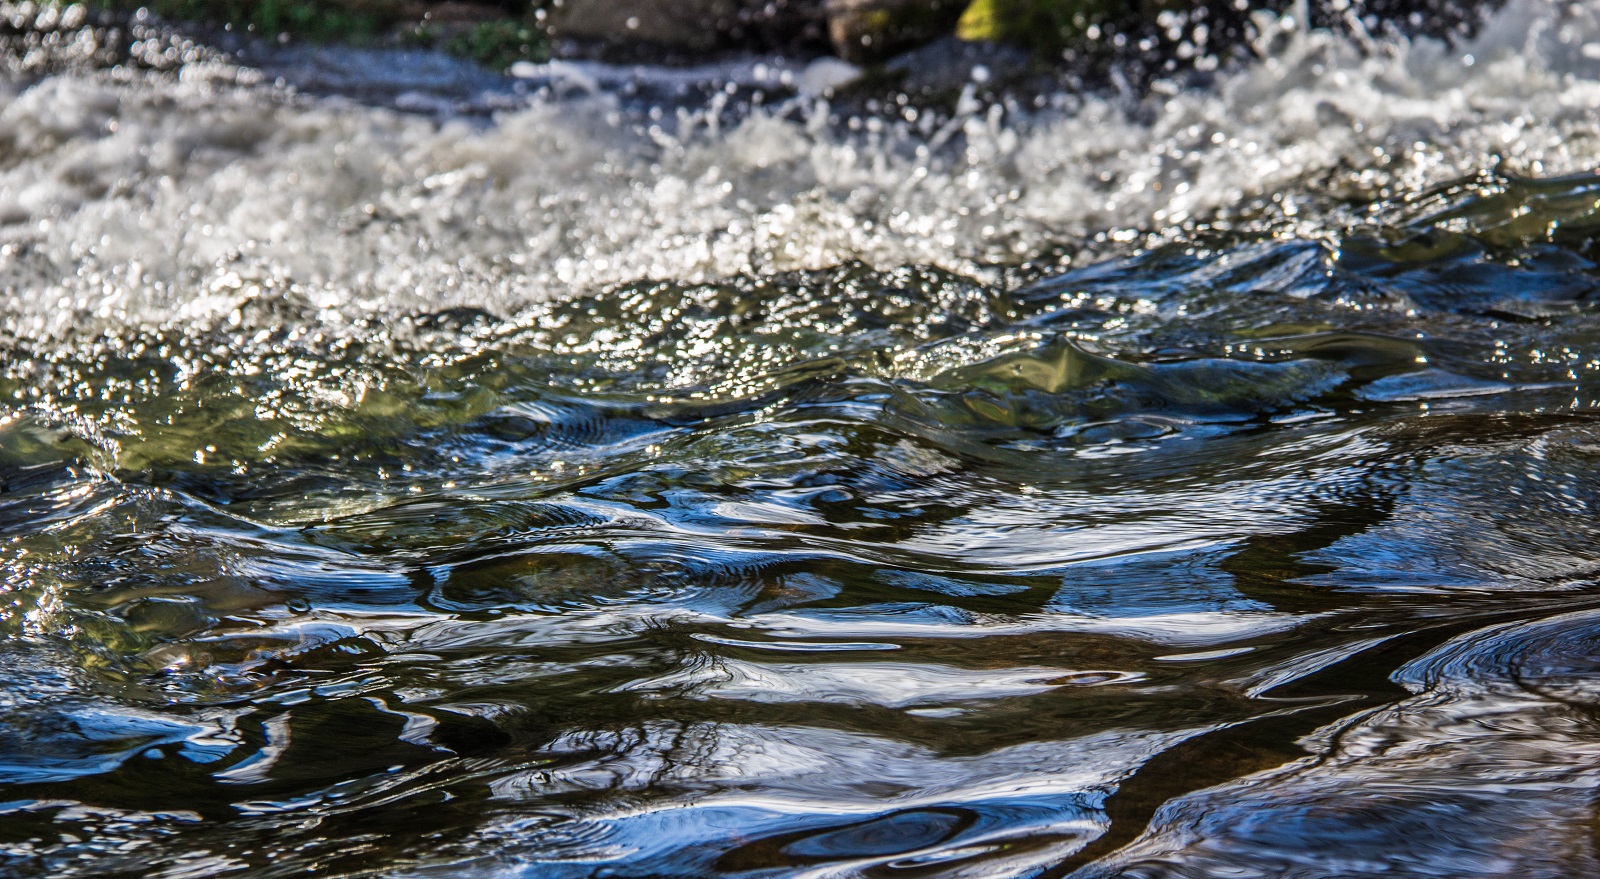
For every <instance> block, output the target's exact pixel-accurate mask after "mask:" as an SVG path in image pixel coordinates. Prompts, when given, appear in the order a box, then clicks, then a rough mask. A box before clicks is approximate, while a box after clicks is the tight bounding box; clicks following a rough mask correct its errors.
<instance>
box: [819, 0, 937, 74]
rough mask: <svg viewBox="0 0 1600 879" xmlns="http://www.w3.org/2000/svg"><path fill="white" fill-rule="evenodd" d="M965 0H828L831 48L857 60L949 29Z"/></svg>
mask: <svg viewBox="0 0 1600 879" xmlns="http://www.w3.org/2000/svg"><path fill="white" fill-rule="evenodd" d="M966 6H967V3H966V0H827V13H828V36H829V38H830V39H831V40H832V42H833V50H834V52H835V53H836V54H837V55H838V56H839V57H841V58H843V59H845V60H846V61H851V62H854V63H857V64H862V63H869V62H873V61H879V60H882V59H884V58H887V57H889V56H891V55H893V54H895V53H896V52H901V51H904V50H906V49H909V48H911V47H913V46H918V45H921V44H923V43H927V42H929V41H930V40H933V39H936V38H938V37H941V36H944V35H946V34H949V33H951V32H952V31H953V30H954V29H955V26H956V21H957V20H959V19H960V18H961V13H962V12H963V11H964V10H965V9H966Z"/></svg>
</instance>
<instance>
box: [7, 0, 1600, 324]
mask: <svg viewBox="0 0 1600 879" xmlns="http://www.w3.org/2000/svg"><path fill="white" fill-rule="evenodd" d="M1284 42H1285V43H1287V45H1286V46H1285V47H1281V48H1279V49H1278V50H1276V52H1275V54H1272V55H1271V56H1269V57H1267V58H1266V59H1265V60H1262V61H1260V62H1258V63H1255V64H1252V65H1249V66H1246V67H1244V68H1242V69H1239V70H1236V71H1233V72H1226V73H1223V74H1221V75H1220V76H1219V77H1218V79H1217V81H1216V83H1215V84H1214V85H1213V86H1212V87H1209V88H1207V89H1203V90H1188V91H1177V90H1175V89H1166V90H1165V91H1163V90H1162V89H1160V88H1158V89H1157V92H1156V93H1155V94H1153V95H1152V96H1151V97H1150V98H1149V99H1148V100H1146V101H1144V102H1143V103H1142V104H1141V105H1139V106H1137V107H1129V106H1127V105H1126V104H1125V103H1122V102H1119V101H1118V100H1116V99H1113V98H1109V97H1107V98H1101V97H1080V96H1073V95H1059V96H1056V100H1055V101H1054V104H1055V106H1054V107H1053V108H1052V109H1047V110H1035V109H1029V110H1026V111H1024V110H1022V109H1019V108H1017V107H1015V106H1002V105H993V106H985V105H982V104H981V103H980V102H978V101H976V100H973V99H971V96H970V94H969V95H967V96H966V97H965V98H964V99H963V101H962V106H961V108H960V113H959V114H958V115H957V116H956V117H955V118H954V119H953V120H951V121H948V122H943V121H940V122H932V121H930V120H931V119H932V117H931V116H930V115H926V114H924V115H921V116H918V117H916V118H914V119H913V118H909V117H910V116H911V115H912V114H910V113H907V114H905V117H902V118H892V119H886V118H865V119H858V120H838V119H835V120H832V121H830V120H829V118H828V116H829V109H828V106H827V105H826V104H825V103H821V102H816V101H811V102H809V103H806V104H805V105H804V107H803V108H802V107H797V106H788V107H785V108H772V109H757V110H755V111H753V112H751V113H748V114H746V115H744V116H743V117H742V121H738V122H737V123H729V122H727V121H726V120H727V119H728V118H733V117H731V116H730V115H729V114H727V113H724V112H722V111H723V110H724V109H725V107H723V106H722V105H721V104H719V102H720V101H722V100H723V99H722V98H716V99H714V100H713V102H712V103H713V106H711V107H709V108H707V109H705V110H702V111H697V112H688V111H669V112H668V114H667V117H666V118H661V119H658V120H654V121H649V120H646V121H645V122H644V123H642V124H641V123H640V120H641V119H643V118H644V117H643V116H641V115H638V114H636V113H634V112H633V111H631V110H629V109H627V108H626V107H625V106H624V104H623V102H622V98H620V97H619V96H618V94H617V93H616V92H615V91H611V90H607V89H606V88H605V87H604V85H603V83H602V84H601V86H599V87H597V88H593V89H580V90H578V93H577V94H574V92H573V91H572V90H565V91H563V92H562V93H561V95H560V96H559V97H553V98H547V99H534V100H532V101H530V102H528V103H527V104H526V105H525V106H523V107H522V108H521V109H516V110H511V111H505V112H502V113H500V114H499V115H498V116H496V117H495V118H494V120H493V122H492V123H491V124H482V123H481V122H474V121H473V120H471V119H465V118H454V119H452V118H443V119H441V118H438V117H435V116H420V115H407V114H405V113H400V112H396V111H394V110H392V109H385V108H375V107H370V106H364V105H361V104H359V103H356V102H353V101H351V100H348V99H344V98H339V97H322V98H306V97H299V98H293V99H285V98H284V97H283V96H282V93H281V92H280V91H275V90H273V89H272V88H271V87H270V86H268V85H254V84H251V83H250V81H249V80H250V79H251V77H250V76H249V75H248V74H249V71H245V72H244V75H240V74H239V72H238V71H232V72H229V71H228V70H225V69H224V68H223V67H222V66H219V65H217V64H215V63H213V62H208V65H207V66H205V67H204V68H197V69H194V70H190V69H187V68H186V69H185V70H184V71H182V72H180V73H179V74H177V75H163V76H133V75H129V74H125V73H100V74H85V73H72V74H62V75H59V76H54V77H51V78H47V79H45V80H43V81H40V82H37V83H35V84H32V85H27V86H23V85H21V84H18V83H9V84H6V83H0V316H3V319H4V322H5V323H4V328H5V329H4V331H5V332H8V333H10V334H14V335H18V336H22V337H25V338H26V337H39V336H47V335H54V334H59V333H62V332H65V331H67V330H69V329H71V328H79V329H81V328H84V327H91V328H92V327H94V326H96V325H101V324H106V325H113V326H116V325H124V324H130V323H131V324H150V323H160V322H163V321H169V320H174V319H180V318H182V319H194V318H196V317H202V316H206V315H226V314H228V312H230V311H231V310H232V309H233V308H234V307H235V305H236V304H237V302H238V301H239V300H240V299H241V298H242V297H246V296H250V295H257V294H259V293H261V292H262V291H267V292H268V293H271V292H273V291H278V292H285V291H292V292H294V293H295V294H296V295H299V296H302V297H304V298H305V300H306V301H307V302H308V303H309V311H308V312H307V313H310V314H313V315H315V316H316V317H315V319H316V320H318V321H324V322H335V323H336V322H338V321H340V320H346V319H349V318H351V317H354V316H358V315H361V314H369V313H375V314H378V315H384V314H390V313H393V312H395V311H407V310H413V309H430V310H431V309H436V308H445V307H453V306H473V307H479V308H485V309H488V310H490V311H493V312H496V313H499V314H508V313H513V312H515V311H517V310H518V309H519V308H521V307H523V306H524V305H526V304H528V303H532V302H536V301H539V300H543V299H547V298H549V297H560V296H570V295H574V294H582V293H588V292H595V291H598V290H600V289H603V288H605V287H608V286H610V285H614V284H617V283H620V282H625V281H628V280H632V279H637V278H641V277H660V278H673V279H680V280H697V279H707V278H715V277H719V276H726V275H731V274H737V273H744V272H771V271H779V270H787V269H796V268H814V267H822V266H827V265H832V264H837V263H839V262H842V261H846V260H864V261H867V262H869V263H872V264H877V265H881V266H894V265H905V264H912V263H923V264H935V265H939V266H943V267H946V268H949V269H952V270H955V271H958V272H964V273H968V274H973V275H977V276H980V277H983V276H985V271H986V269H985V267H986V266H989V265H992V264H996V263H1006V262H1010V261H1014V260H1016V259H1018V258H1019V257H1022V256H1027V255H1032V254H1037V253H1039V252H1042V251H1046V250H1048V249H1049V248H1051V247H1052V246H1055V245H1058V244H1060V243H1062V242H1071V241H1073V240H1074V239H1077V238H1080V237H1081V236H1083V235H1086V234H1090V233H1093V232H1095V231H1097V230H1103V229H1159V228H1163V227H1167V226H1171V225H1173V224H1178V223H1182V222H1184V221H1186V220H1190V219H1194V218H1205V217H1209V216H1212V215H1215V214H1216V213H1217V212H1219V211H1227V210H1229V209H1231V208H1234V207H1236V206H1238V205H1240V204H1241V203H1245V202H1249V201H1251V200H1252V199H1260V198H1263V197H1271V196H1281V200H1282V201H1283V202H1284V203H1286V204H1288V205H1289V207H1287V208H1285V209H1284V210H1285V211H1286V212H1287V213H1290V214H1293V213H1294V212H1295V211H1296V210H1300V209H1301V208H1299V207H1297V206H1296V201H1297V199H1301V198H1303V197H1304V196H1306V195H1307V194H1308V193H1313V192H1315V191H1318V190H1320V189H1324V188H1326V187H1328V186H1329V185H1330V184H1328V182H1327V181H1328V179H1329V178H1330V175H1331V176H1332V178H1333V179H1334V180H1335V181H1336V184H1334V185H1336V186H1338V187H1342V188H1344V189H1349V188H1352V187H1353V188H1356V189H1362V190H1367V191H1377V190H1379V189H1382V188H1385V187H1388V188H1390V189H1397V190H1400V191H1411V190H1416V189H1418V188H1421V187H1424V186H1427V185H1431V184H1434V183H1437V182H1440V181H1443V180H1447V179H1451V178H1454V177H1457V176H1459V175H1463V174H1467V173H1472V172H1475V171H1477V170H1480V169H1483V168H1486V167H1491V166H1493V165H1495V163H1497V162H1499V161H1501V160H1503V161H1504V162H1505V167H1507V168H1509V169H1511V170H1515V171H1521V172H1525V173H1529V174H1555V173H1566V172H1574V171H1578V170H1584V169H1588V168H1590V167H1592V166H1593V165H1594V164H1595V159H1596V156H1597V155H1600V140H1597V139H1600V127H1597V126H1596V124H1595V123H1596V119H1597V110H1600V60H1596V58H1595V57H1594V56H1595V55H1597V54H1600V53H1597V52H1595V51H1593V50H1592V49H1591V48H1589V47H1590V46H1592V45H1594V44H1596V43H1597V42H1600V9H1596V8H1595V7H1593V6H1588V5H1584V4H1573V5H1571V6H1567V5H1565V4H1551V3H1548V2H1542V0H1513V2H1511V3H1510V4H1509V5H1508V6H1506V7H1505V8H1504V9H1503V10H1502V11H1501V12H1500V13H1499V14H1497V15H1496V16H1495V17H1494V19H1493V20H1492V21H1490V22H1489V23H1488V25H1487V26H1486V27H1485V28H1484V29H1483V31H1482V33H1481V34H1480V36H1478V37H1477V38H1476V39H1474V40H1472V41H1470V42H1467V43H1465V44H1462V45H1459V46H1455V47H1447V46H1445V45H1444V44H1442V43H1440V42H1437V41H1434V40H1429V39H1419V40H1416V41H1412V42H1407V41H1398V40H1393V41H1388V42H1384V43H1382V44H1381V45H1375V46H1369V47H1368V49H1367V50H1363V47H1362V45H1361V44H1362V40H1357V39H1352V38H1347V37H1339V36H1334V35H1332V34H1327V33H1313V34H1310V35H1304V36H1298V37H1295V38H1293V39H1287V38H1286V39H1285V40H1284ZM774 69H776V68H774ZM633 75H634V76H637V75H639V74H637V73H635V74H633ZM589 78H590V79H591V80H594V81H595V82H602V79H603V78H600V77H597V75H595V74H593V72H592V71H591V72H590V74H589ZM241 82H242V84H241ZM797 100H802V101H803V100H805V99H797ZM640 112H641V113H642V111H640Z"/></svg>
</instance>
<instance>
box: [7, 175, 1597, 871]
mask: <svg viewBox="0 0 1600 879" xmlns="http://www.w3.org/2000/svg"><path fill="white" fill-rule="evenodd" d="M1597 205H1600V178H1596V177H1593V176H1581V177H1567V178H1559V179H1540V180H1534V179H1516V178H1512V177H1509V176H1495V175H1487V174H1486V175H1483V176H1479V177H1474V178H1470V179H1466V180H1461V181H1458V182H1456V183H1454V184H1451V185H1448V186H1445V187H1443V188H1440V189H1436V190H1432V191H1428V192H1423V193H1416V194H1413V195H1409V196H1406V197H1403V198H1396V199H1393V200H1389V201H1379V202H1376V203H1371V204H1368V203H1366V202H1360V203H1355V204H1351V205H1348V206H1346V207H1343V208H1337V209H1330V212H1329V216H1330V217H1332V218H1333V219H1329V220H1327V221H1325V222H1324V224H1323V229H1322V233H1321V234H1319V235H1307V234H1305V233H1304V228H1303V226H1299V225H1295V224H1293V223H1291V222H1289V221H1287V220H1285V221H1283V222H1280V223H1262V224H1259V225H1257V226H1255V227H1252V228H1253V229H1254V231H1248V232H1246V231H1238V230H1237V229H1236V230H1234V231H1228V230H1226V229H1222V228H1216V229H1208V228H1206V227H1191V228H1189V229H1188V230H1187V231H1184V232H1181V233H1174V234H1172V235H1169V236H1167V237H1166V238H1165V239H1163V240H1157V239H1149V240H1144V239H1139V240H1136V241H1133V242H1129V243H1124V244H1120V245H1118V244H1114V243H1110V242H1106V243H1103V244H1101V245H1097V247H1098V248H1099V249H1098V250H1096V251H1094V252H1090V251H1082V252H1080V253H1078V254H1077V255H1076V258H1075V259H1074V260H1073V261H1072V262H1071V263H1070V266H1068V267H1066V268H1056V269H1051V268H1048V267H1043V266H1044V263H1036V264H1035V266H1034V268H1031V269H1017V270H1014V271H1011V272H1010V273H1009V274H1008V275H1006V276H1005V277H1006V278H1007V280H1005V281H1004V282H1003V283H988V282H979V281H976V280H972V279H969V278H964V277H961V276H958V275H956V274H952V273H949V272H945V271H941V270H937V269H931V268H915V267H912V268H904V269H899V270H873V269H869V268H867V267H865V266H863V265H844V266H842V267H838V268H834V269H827V270H820V271H812V272H798V273H792V274H748V275H744V276H741V277H735V278H733V279H731V280H728V281H726V282H719V283H710V284H684V283H672V282H659V283H658V282H641V283H636V284H632V285H624V286H622V287H620V288H616V289H613V290H609V291H607V292H603V293H598V294H595V295H590V296H582V297H578V298H575V299H572V300H570V301H565V302H560V303H556V304H550V305H546V306H538V307H534V308H532V309H530V310H526V311H521V312H519V313H517V314H514V315H509V316H507V315H493V314H489V313H487V312H477V311H473V310H470V309H459V310H454V311H447V312H442V313H423V312H416V313H410V314H404V315H398V316H392V317H391V318H389V319H385V320H373V321H371V322H370V323H368V324H366V325H359V326H355V327H353V328H352V327H346V328H345V331H343V332H340V333H338V334H331V333H329V334H324V333H322V332H320V331H319V330H317V329H316V328H317V326H318V324H317V321H316V320H315V313H316V306H315V305H313V304H312V303H310V302H308V301H305V300H304V299H303V298H302V297H298V296H297V295H295V294H293V293H292V292H291V293H272V292H271V291H268V292H267V293H264V294H262V295H259V296H256V297H255V298H253V299H249V300H247V301H245V302H244V303H243V304H242V305H241V306H240V309H241V310H240V311H239V312H235V313H234V314H232V315H231V316H230V315H224V316H222V317H219V318H217V319H215V320H214V321H213V322H212V323H211V324H207V323H205V322H194V321H185V320H181V319H180V320H175V321H174V322H172V323H170V324H166V325H164V326H163V325H134V326H128V327H123V328H116V329H110V330H106V331H103V332H99V331H95V332H85V333H81V334H79V335H78V336H76V337H72V338H69V339H67V340H66V341H60V340H55V341H48V342H46V341H39V342H30V341H29V340H28V339H26V338H13V339H11V340H10V341H9V342H8V343H7V345H6V350H5V358H4V372H3V378H0V400H4V401H6V402H5V403H4V405H3V406H0V411H3V412H4V413H5V415H4V421H3V422H0V424H3V426H0V537H3V543H0V547H3V548H0V558H3V567H0V573H3V577H4V579H3V586H0V593H3V594H0V598H3V599H4V606H3V611H0V632H3V634H4V640H3V643H0V654H3V663H4V665H3V667H4V669H5V670H6V675H5V681H4V684H3V686H0V704H3V705H4V709H5V710H4V711H3V712H0V755H3V757H0V872H4V873H5V874H7V875H16V876H46V875H48V876H122V875H127V876H135V875H141V876H170V877H176V876H203V875H221V874H226V873H229V872H230V871H238V872H239V873H240V874H241V875H245V874H247V875H251V876H263V877H266V876H301V875H307V874H308V873H315V874H321V875H359V876H365V875H395V876H419V877H421V876H428V877H435V876H439V877H442V876H452V877H453V876H476V875H496V876H498V875H517V876H530V877H532V876H538V877H569V876H570V877H577V876H614V877H645V876H741V877H758V876H761V877H765V876H796V877H800V876H803V877H844V876H869V877H892V876H905V877H935V876H937V877H998V876H1040V877H1055V876H1067V875H1075V876H1084V877H1089V876H1094V877H1101V876H1125V877H1135V876H1137V877H1156V876H1222V875H1227V876H1295V877H1313V876H1328V877H1334V876H1356V875H1384V876H1468V875H1474V876H1476V875H1493V876H1502V875H1503V876H1519V877H1530V876H1586V875H1595V874H1596V873H1597V872H1600V855H1597V852H1596V839H1595V834H1596V826H1597V825H1596V820H1597V819H1596V812H1595V808H1596V803H1595V790H1596V785H1597V783H1600V776H1597V772H1600V770H1597V769H1596V767H1597V766H1600V759H1597V758H1600V724H1597V722H1596V717H1597V709H1600V685H1597V681H1600V592H1597V589H1596V584H1597V582H1600V541H1597V537H1600V520H1597V519H1596V513H1597V505H1600V475H1597V468H1596V464H1597V463H1600V417H1597V414H1596V412H1597V409H1596V406H1597V405H1600V404H1597V399H1600V318H1597V316H1596V312H1595V309H1594V303H1595V301H1596V298H1597V295H1600V283H1597V280H1596V278H1597V275H1596V265H1595V260H1596V259H1597V258H1600V249H1597V247H1600V245H1597V244H1596V242H1595V237H1594V236H1595V235H1596V233H1597V232H1600V208H1597ZM1340 217H1342V218H1343V219H1338V218H1340ZM241 326H243V327H251V328H260V329H250V330H249V331H241V330H240V329H238V327H241Z"/></svg>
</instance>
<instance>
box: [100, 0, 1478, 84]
mask: <svg viewBox="0 0 1600 879" xmlns="http://www.w3.org/2000/svg"><path fill="white" fill-rule="evenodd" d="M1496 2H1498V0H1316V2H1312V3H1310V4H1309V7H1308V8H1309V10H1310V17H1311V19H1312V24H1313V25H1315V26H1321V27H1328V26H1331V27H1342V26H1351V25H1355V26H1365V27H1369V28H1374V29H1375V28H1377V27H1380V26H1383V25H1384V24H1385V23H1393V22H1398V23H1400V24H1401V25H1404V24H1406V23H1408V22H1409V23H1410V24H1411V25H1412V29H1413V30H1415V29H1425V30H1430V31H1434V32H1447V31H1452V30H1459V29H1462V28H1470V26H1471V24H1472V22H1473V21H1474V20H1475V19H1476V17H1477V15H1478V14H1479V13H1480V12H1481V10H1482V8H1483V7H1485V6H1488V5H1491V4H1493V3H1496ZM93 5H95V6H97V7H98V8H99V9H101V10H102V11H104V12H108V13H112V14H122V15H127V14H132V13H133V12H134V11H135V10H136V9H139V8H144V9H147V10H148V11H149V12H151V13H154V14H155V15H157V16H159V17H161V18H162V19H165V20H168V21H185V22H197V23H204V24H210V25H215V26H221V27H226V28H228V29H230V30H239V31H244V32H248V33H253V34H257V35H260V36H264V37H268V38H280V37H283V38H290V39H303V40H309V41H315V42H342V43H355V44H364V43H375V42H382V43H387V44H400V45H408V46H418V47H426V48H438V49H442V50H445V51H448V52H451V53H452V54H456V55H459V56H463V57H466V58H470V59H473V60H475V61H477V62H479V63H481V64H484V65H486V66H489V67H493V68H500V69H503V68H505V67H507V66H509V65H510V64H513V63H515V62H517V61H522V60H528V61H542V60H545V59H547V58H548V57H550V55H551V53H552V50H553V49H554V50H555V51H556V52H557V53H558V54H578V55H585V56H599V57H607V56H610V57H620V58H640V57H646V58H648V57H651V53H665V54H664V57H665V59H666V60H693V59H694V58H695V57H698V56H700V55H703V54H704V53H705V52H707V51H756V52H783V53H788V54H792V55H797V56H800V57H806V56H815V55H820V54H828V53H832V54H836V55H839V56H841V57H844V58H846V59H848V60H850V61H854V62H857V63H864V64H871V63H874V62H878V61H882V60H884V59H885V58H887V57H889V56H890V55H892V54H895V53H898V52H904V51H906V50H908V49H914V48H916V47H918V46H920V45H924V44H927V43H929V42H932V41H936V40H939V39H941V38H947V37H950V36H952V35H953V36H955V37H957V38H959V39H960V40H963V41H967V42H987V43H1002V44H1009V45H1012V46H1017V47H1020V48H1024V49H1027V50H1029V51H1030V52H1031V53H1032V54H1033V56H1034V57H1035V58H1036V59H1039V60H1043V61H1053V60H1059V59H1062V58H1068V59H1070V58H1072V57H1074V56H1077V57H1089V58H1094V57H1103V56H1108V55H1118V56H1127V55H1129V54H1130V53H1132V54H1139V53H1142V54H1143V55H1145V56H1150V55H1152V54H1154V55H1157V56H1159V57H1160V58H1161V59H1162V60H1163V62H1164V63H1165V64H1166V66H1167V67H1168V68H1169V69H1170V68H1171V67H1173V66H1174V64H1173V62H1176V63H1178V64H1190V65H1191V66H1200V67H1202V69H1203V68H1204V61H1205V59H1207V58H1212V59H1214V58H1215V57H1216V55H1217V54H1219V53H1220V52H1221V51H1223V50H1226V49H1227V47H1238V46H1240V45H1243V44H1244V43H1245V42H1246V41H1248V40H1249V39H1250V35H1251V33H1252V31H1251V28H1252V26H1253V24H1252V22H1253V18H1252V16H1254V15H1255V14H1256V13H1259V12H1261V11H1263V10H1267V11H1272V12H1283V11H1286V10H1291V9H1293V8H1294V6H1295V0H1187V2H1185V0H319V2H312V0H93ZM1196 61H1198V62H1199V63H1198V64H1196ZM1213 63H1214V61H1213Z"/></svg>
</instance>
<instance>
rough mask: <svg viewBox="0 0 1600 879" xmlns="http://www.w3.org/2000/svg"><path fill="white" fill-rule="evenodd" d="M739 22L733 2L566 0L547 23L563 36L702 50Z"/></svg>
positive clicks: (606, 41)
mask: <svg viewBox="0 0 1600 879" xmlns="http://www.w3.org/2000/svg"><path fill="white" fill-rule="evenodd" d="M738 20H739V3H738V0H565V2H563V3H561V5H559V6H555V7H553V8H552V9H551V10H550V17H549V19H548V20H547V21H548V25H549V29H550V33H551V35H552V36H555V37H558V38H562V39H577V40H588V41H594V42H604V43H629V42H632V43H650V44H652V45H655V46H659V47H662V48H666V49H677V50H686V51H705V50H708V49H713V48H716V47H717V45H718V44H719V43H721V42H722V39H723V38H722V35H723V34H725V33H727V32H728V31H729V30H731V29H732V28H733V25H734V24H735V23H737V22H738Z"/></svg>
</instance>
